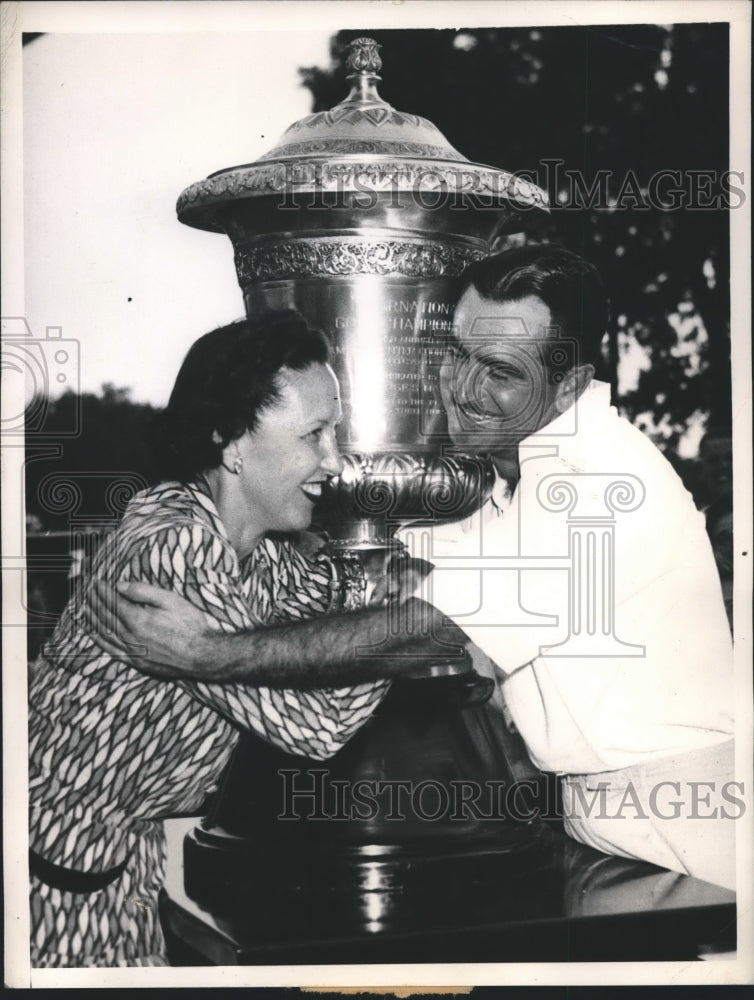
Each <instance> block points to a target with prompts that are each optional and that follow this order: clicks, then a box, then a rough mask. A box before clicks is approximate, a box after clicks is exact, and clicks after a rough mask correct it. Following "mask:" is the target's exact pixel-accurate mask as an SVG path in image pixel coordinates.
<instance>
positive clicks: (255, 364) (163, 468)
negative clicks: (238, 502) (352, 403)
mask: <svg viewBox="0 0 754 1000" xmlns="http://www.w3.org/2000/svg"><path fill="white" fill-rule="evenodd" d="M329 356H330V349H329V345H328V342H327V340H326V338H325V336H324V334H322V333H321V332H320V331H319V330H316V329H313V328H312V327H310V326H309V325H308V323H307V322H306V320H305V319H304V318H303V316H301V315H300V314H299V313H297V312H296V311H295V310H293V309H286V310H281V311H277V312H268V313H265V314H262V315H261V316H259V317H255V318H254V319H253V320H239V321H238V322H236V323H230V324H229V325H228V326H222V327H220V328H219V329H217V330H213V331H212V332H211V333H206V334H205V335H204V336H203V337H200V338H199V340H197V341H196V342H195V343H194V344H193V345H192V346H191V348H190V349H189V352H188V354H187V355H186V357H185V358H184V360H183V364H182V365H181V368H180V371H179V372H178V376H177V378H176V380H175V385H174V386H173V391H172V393H171V394H170V400H169V401H168V405H167V407H166V408H165V409H164V410H163V411H162V412H161V413H160V414H158V416H157V418H156V419H155V422H154V425H153V427H152V447H153V450H154V453H155V457H156V459H157V462H158V467H159V469H160V472H161V474H162V476H163V478H164V479H177V480H180V481H181V482H188V481H190V480H192V479H195V478H196V476H197V475H199V474H200V473H202V472H205V471H206V470H208V469H214V468H217V466H218V465H220V463H221V461H222V452H223V448H225V446H226V445H228V444H229V443H230V442H231V441H234V440H235V439H236V438H239V437H241V436H242V435H243V434H244V433H245V432H246V431H253V430H254V429H255V428H256V426H257V424H258V421H259V415H260V413H261V412H262V410H264V409H266V408H267V407H269V406H272V405H274V404H275V403H276V402H277V401H278V400H279V399H280V391H281V380H280V377H279V375H280V371H281V369H282V368H289V369H292V370H293V371H303V370H304V369H305V368H308V367H309V366H310V365H312V364H317V363H320V364H324V363H326V362H327V361H328V360H329ZM214 432H217V435H218V436H219V438H220V441H219V442H217V441H214V440H213V436H214Z"/></svg>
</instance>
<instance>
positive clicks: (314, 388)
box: [29, 312, 388, 967]
mask: <svg viewBox="0 0 754 1000" xmlns="http://www.w3.org/2000/svg"><path fill="white" fill-rule="evenodd" d="M327 358H328V349H327V343H326V341H325V340H324V338H323V337H322V336H321V334H319V333H316V332H313V331H312V330H310V329H309V328H308V327H307V325H306V323H305V322H304V321H303V319H302V318H301V317H300V316H298V315H297V314H296V313H293V312H282V313H273V314H269V315H268V316H267V318H266V319H265V320H264V321H263V322H260V323H258V324H257V325H256V326H255V327H253V328H252V327H251V326H250V325H249V324H248V323H246V322H239V323H234V324H231V325H230V326H227V327H224V328H221V329H219V330H215V331H214V332H213V333H209V334H207V335H206V336H204V337H202V338H201V339H200V340H198V341H197V342H196V343H195V344H194V345H193V347H192V348H191V350H190V351H189V353H188V355H187V357H186V359H185V361H184V362H183V365H182V367H181V370H180V372H179V374H178V378H177V380H176V383H175V387H174V389H173V392H172V395H171V397H170V401H169V403H168V406H167V409H166V411H165V412H164V414H162V419H161V422H160V425H159V433H158V444H159V451H160V452H161V454H162V457H163V460H164V461H165V463H166V468H167V469H168V472H169V475H170V477H171V478H170V480H169V481H166V482H164V483H162V484H161V485H160V486H157V487H155V488H153V489H150V490H147V491H145V492H143V493H141V494H139V495H137V496H136V497H134V498H133V500H132V501H131V503H130V504H129V506H128V508H127V510H126V512H125V515H124V517H123V520H122V522H121V524H120V526H119V527H118V529H117V531H115V532H114V533H113V535H111V536H110V537H109V538H108V539H107V540H106V541H105V542H104V543H103V545H102V546H101V548H100V550H99V552H98V553H97V555H96V557H95V559H94V561H93V565H92V569H91V573H90V575H89V576H88V578H87V580H86V581H85V583H84V585H83V587H82V589H81V592H80V593H79V595H78V596H77V597H76V598H74V599H73V600H72V601H71V603H70V604H69V606H68V607H67V608H66V610H65V612H64V614H63V616H62V618H61V621H60V623H59V625H58V628H57V629H56V631H55V634H54V636H53V638H52V640H51V642H50V643H49V644H48V645H47V646H46V647H45V649H44V651H43V655H42V656H41V657H40V659H39V660H38V661H37V662H36V664H35V665H34V667H33V670H32V678H31V687H30V723H29V727H30V728H29V733H30V756H31V767H30V846H31V859H30V868H31V925H32V942H31V945H32V966H35V967H38V966H48V967H60V966H116V965H126V966H132V965H165V964H167V961H166V957H165V951H164V942H163V938H162V933H161V930H160V925H159V919H158V913H157V895H158V891H159V889H160V887H161V885H162V882H163V878H164V872H165V839H164V833H163V826H162V819H163V818H164V817H166V816H170V815H174V814H176V813H184V814H186V813H188V814H191V813H192V812H196V811H197V810H198V809H199V808H200V806H201V804H202V802H203V801H204V799H205V797H206V795H207V794H208V793H209V792H210V791H212V789H213V787H214V783H215V781H216V779H217V777H218V775H219V772H220V770H221V768H222V767H223V765H224V764H225V762H226V761H227V759H228V757H229V755H230V753H231V750H232V749H233V746H234V743H235V740H236V732H237V730H238V729H239V728H244V729H250V730H253V731H254V732H256V733H257V734H258V735H259V736H261V737H262V738H263V739H266V740H268V741H269V742H271V743H273V744H275V745H277V746H278V747H280V748H282V749H283V750H286V751H290V752H291V753H295V754H303V755H305V756H309V757H313V758H315V759H324V758H327V757H329V756H331V755H332V754H333V753H335V752H336V751H337V750H338V749H339V747H341V746H342V745H343V743H345V742H346V740H347V739H348V738H349V737H350V736H351V735H352V734H353V733H354V732H355V731H356V729H358V728H359V726H361V725H362V724H363V723H364V722H365V721H366V719H367V718H368V717H369V716H370V714H371V713H372V711H373V710H374V708H375V707H376V705H377V704H378V703H379V701H380V699H381V697H382V696H383V694H384V692H385V690H386V688H387V684H388V682H387V681H385V680H382V681H376V682H375V683H370V684H360V685H358V686H356V687H351V688H337V689H335V690H333V689H330V690H296V691H294V690H280V689H271V688H266V687H259V686H251V685H249V684H233V685H230V684H213V683H200V682H191V681H187V680H176V681H175V682H172V683H171V682H166V681H164V680H158V679H155V678H153V677H149V676H146V675H145V674H142V673H140V672H138V671H137V670H136V669H134V667H133V666H128V665H127V664H126V662H125V657H120V658H119V657H118V656H117V655H113V652H112V651H111V652H104V651H103V650H102V648H101V647H100V646H99V645H96V644H95V642H94V640H93V638H92V636H91V635H90V634H89V633H88V631H87V629H86V628H85V626H84V624H83V623H84V621H85V620H86V616H87V614H88V609H89V606H90V604H91V603H92V601H93V599H94V590H95V588H96V586H97V584H98V582H102V581H104V582H106V583H109V584H114V583H116V582H117V581H145V582H149V583H154V584H158V585H160V586H162V587H169V588H171V589H172V590H173V591H174V592H176V593H179V594H181V595H182V596H183V597H185V598H187V599H188V600H189V601H190V602H191V603H192V604H193V605H195V606H196V607H198V608H200V609H201V610H202V611H203V612H204V613H205V615H206V618H207V622H208V623H209V624H210V625H211V627H212V628H214V629H215V630H218V631H223V632H236V631H240V630H248V629H253V628H255V627H258V626H260V625H262V624H265V625H270V623H275V622H282V621H285V620H290V619H292V618H294V619H295V618H299V619H301V618H308V617H311V616H314V615H319V614H322V613H324V612H328V611H332V610H337V608H338V603H339V593H338V587H337V586H336V585H335V584H336V581H335V574H334V570H333V566H332V564H331V563H330V562H329V560H327V559H326V558H318V559H315V560H314V561H310V560H307V559H305V558H304V557H303V556H301V555H300V554H299V553H298V552H297V551H296V550H295V549H294V548H293V547H292V546H291V545H290V544H288V543H286V542H281V541H274V540H271V539H270V538H267V537H266V536H267V534H268V533H269V532H281V531H282V532H291V531H299V530H302V529H305V528H307V527H308V525H309V522H310V519H311V514H312V510H313V506H314V504H315V502H316V500H317V498H318V497H319V495H320V493H321V491H322V486H323V483H324V482H325V481H326V480H327V478H328V477H330V476H335V475H337V474H338V473H339V471H340V469H341V459H340V456H339V453H338V449H337V444H336V440H335V425H336V423H337V421H338V420H339V419H340V402H339V399H338V386H337V381H336V379H335V376H334V374H333V372H332V370H331V369H330V368H329V366H328V364H327ZM305 627H306V626H305ZM286 628H288V629H289V630H290V629H291V628H292V626H287V627H282V628H281V629H280V630H278V632H276V631H275V629H274V628H272V629H270V630H269V635H270V636H271V637H272V639H275V637H276V636H277V637H278V638H279V639H280V643H279V644H278V645H279V648H278V652H277V656H278V659H279V658H280V648H283V649H285V636H286ZM297 634H301V632H300V629H299V630H298V632H297ZM375 634H377V633H375ZM271 655H272V654H271ZM273 659H274V656H273Z"/></svg>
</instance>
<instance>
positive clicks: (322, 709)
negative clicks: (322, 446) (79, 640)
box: [121, 524, 388, 760]
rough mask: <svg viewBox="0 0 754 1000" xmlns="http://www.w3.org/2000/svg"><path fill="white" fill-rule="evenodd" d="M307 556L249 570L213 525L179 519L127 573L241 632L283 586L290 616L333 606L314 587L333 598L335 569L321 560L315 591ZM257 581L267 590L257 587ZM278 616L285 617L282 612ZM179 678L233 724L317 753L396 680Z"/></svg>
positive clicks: (295, 750)
mask: <svg viewBox="0 0 754 1000" xmlns="http://www.w3.org/2000/svg"><path fill="white" fill-rule="evenodd" d="M272 562H274V560H273V561H272ZM307 562H308V561H307V560H305V559H304V557H301V561H300V562H299V560H292V561H291V563H290V565H287V564H285V565H283V564H284V563H285V560H278V561H277V563H278V566H277V569H278V570H280V573H279V577H278V578H276V577H275V576H274V572H273V570H274V566H273V565H272V563H268V564H267V565H264V563H262V564H261V565H259V566H257V567H255V568H256V569H258V570H259V574H258V575H257V573H256V572H254V573H249V574H248V575H246V576H245V577H241V576H240V575H239V571H238V563H237V561H236V558H235V553H234V552H233V550H232V549H231V548H230V546H229V545H228V544H227V543H226V542H224V541H223V540H222V539H220V538H218V537H217V536H216V535H214V534H213V533H212V532H211V531H210V530H209V529H208V528H205V527H204V526H203V525H197V524H188V525H184V526H175V525H171V526H168V527H164V528H160V529H159V530H158V531H156V532H154V533H152V534H150V535H149V537H148V538H144V539H141V540H140V541H139V543H138V544H137V545H135V546H134V548H133V549H132V551H131V552H130V553H129V556H128V558H127V560H126V562H125V565H124V566H123V570H122V572H121V578H122V579H130V580H143V581H145V582H148V583H152V584H155V585H156V586H159V587H164V588H170V589H172V590H175V591H177V592H178V593H179V594H181V595H182V596H183V597H185V598H186V599H187V600H189V601H190V602H191V603H192V604H193V605H194V606H195V607H197V608H199V609H200V610H201V611H203V612H204V614H205V615H206V618H207V624H208V626H209V627H210V628H212V629H215V630H217V631H218V632H224V633H233V632H239V631H243V630H248V629H252V628H255V627H258V626H259V625H260V624H262V623H263V622H265V621H266V620H269V621H272V620H273V616H272V614H271V610H272V608H273V607H275V598H276V596H277V595H278V594H280V596H281V599H282V600H283V601H284V602H285V609H286V611H287V612H288V613H287V614H286V617H287V618H295V617H298V618H304V617H312V616H313V615H314V614H316V613H317V610H326V606H322V607H320V605H319V603H318V602H317V600H315V598H314V597H313V596H312V594H316V593H317V592H319V593H324V591H325V589H326V592H327V595H328V597H327V600H328V601H329V575H326V574H329V570H327V569H322V570H316V567H315V569H314V571H313V576H314V585H313V587H312V591H311V593H310V592H309V591H308V589H307V586H306V583H307V576H306V574H305V572H304V571H305V569H306V566H305V564H306V563H307ZM281 581H282V582H281ZM299 585H300V593H301V595H302V596H301V597H300V599H299V601H298V604H297V603H296V600H295V598H294V596H293V594H294V592H295V589H296V587H297V586H299ZM253 589H258V590H259V591H260V593H252V590H253ZM266 601H269V602H270V607H269V608H268V607H267V606H266V603H265V602H266ZM294 612H298V613H294ZM268 614H269V618H268ZM275 620H280V617H279V615H275ZM178 683H179V684H180V685H181V686H182V687H183V688H184V689H185V690H186V691H187V692H189V693H190V694H191V695H192V696H193V697H195V698H197V699H198V700H199V701H201V702H203V703H204V704H206V705H208V706H209V707H210V708H212V709H214V710H215V711H217V712H219V713H220V714H221V715H223V716H224V717H225V718H227V719H228V720H229V721H230V722H231V723H232V724H233V725H235V726H237V727H239V728H242V729H246V730H251V731H253V732H255V733H256V734H257V735H258V736H260V737H261V738H262V739H264V740H266V741H267V742H269V743H272V744H274V745H275V746H277V747H279V748H280V749H282V750H285V751H287V752H289V753H292V754H297V755H301V756H305V757H311V758H314V759H316V760H324V759H326V758H328V757H330V756H332V755H333V754H334V753H336V752H337V751H338V750H339V749H340V747H341V746H343V744H344V743H346V742H347V741H348V739H349V738H350V737H351V736H352V735H353V734H354V733H355V732H356V731H357V730H358V729H359V728H360V727H361V726H362V725H363V724H364V723H365V722H366V720H367V719H368V718H369V717H370V716H371V714H372V712H373V711H374V709H375V708H376V707H377V705H378V704H379V702H380V701H381V700H382V697H383V695H384V693H385V691H386V690H387V687H388V684H387V682H376V683H372V684H361V685H358V686H356V687H350V688H341V689H338V690H325V689H322V690H306V691H304V690H292V689H277V688H275V689H273V688H267V687H262V686H253V685H251V684H209V683H203V682H189V681H180V682H178Z"/></svg>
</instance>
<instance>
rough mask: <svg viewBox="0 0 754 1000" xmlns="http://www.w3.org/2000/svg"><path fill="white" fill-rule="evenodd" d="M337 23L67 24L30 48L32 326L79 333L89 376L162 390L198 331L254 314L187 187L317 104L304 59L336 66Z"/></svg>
mask: <svg viewBox="0 0 754 1000" xmlns="http://www.w3.org/2000/svg"><path fill="white" fill-rule="evenodd" d="M329 38H330V33H329V32H327V31H320V32H316V31H315V32H312V31H311V30H307V31H301V32H299V31H295V30H293V31H292V30H286V31H285V32H284V33H283V32H280V31H270V32H268V31H258V32H244V33H238V32H234V33H202V34H196V33H185V34H181V33H170V34H167V33H140V34H125V35H123V34H100V33H97V34H58V33H56V34H46V35H43V36H42V37H39V38H37V39H35V40H34V41H33V42H31V43H30V44H28V45H26V46H25V47H24V50H23V88H24V94H23V128H24V177H23V181H24V215H25V218H24V227H25V273H24V280H25V310H26V313H25V315H26V320H27V322H28V323H29V326H30V328H31V331H32V333H33V334H34V336H36V337H45V334H46V331H47V328H48V327H59V328H60V332H61V334H62V338H63V339H64V340H71V339H73V340H76V341H78V343H79V351H78V357H79V366H80V370H79V373H78V385H79V388H80V389H81V390H83V391H88V392H98V391H99V390H100V387H101V385H102V384H103V383H104V382H113V383H115V384H116V385H117V386H130V387H132V398H134V399H135V400H137V401H140V402H150V403H153V404H155V405H164V403H166V402H167V397H168V394H169V392H170V389H171V388H172V384H173V380H174V378H175V374H176V372H177V370H178V366H179V364H180V362H181V359H182V358H183V356H184V354H185V352H186V350H187V349H188V347H189V345H190V344H191V343H192V342H193V341H194V340H195V339H196V338H197V337H198V336H200V335H201V334H203V333H205V332H207V330H210V329H213V328H214V327H215V326H219V325H221V324H223V323H226V322H229V321H231V320H233V319H237V318H239V317H240V316H242V315H243V300H242V296H241V291H240V288H239V287H238V283H237V281H236V276H235V270H234V268H233V254H232V248H231V244H230V241H229V240H228V239H227V237H225V236H222V235H216V234H213V233H204V232H200V231H198V230H194V229H191V228H189V227H187V226H184V225H182V224H181V223H179V222H178V221H177V218H176V215H175V202H176V199H177V198H178V195H179V194H180V193H181V191H182V190H183V189H184V188H186V187H188V185H189V184H192V183H193V182H195V181H198V180H201V179H202V178H203V177H205V176H207V174H209V173H212V172H213V171H215V170H218V169H221V168H223V167H227V166H232V165H234V164H238V163H248V162H250V161H252V160H255V159H257V158H258V157H259V156H261V155H262V154H263V153H264V152H266V151H267V150H269V149H270V148H272V146H273V145H274V144H275V142H276V140H277V139H278V137H279V136H280V135H281V134H282V133H283V132H284V131H285V129H286V128H287V127H288V125H290V124H291V123H292V122H293V121H295V120H296V119H298V118H301V117H302V116H303V115H305V114H308V113H309V112H310V111H311V101H312V97H311V94H310V92H309V91H308V90H306V89H305V88H303V87H301V86H300V84H299V78H298V73H297V69H298V67H301V66H310V65H319V66H323V67H325V66H328V65H329V54H328V41H329ZM344 96H345V94H344ZM56 347H57V345H56ZM56 353H57V352H56ZM68 353H69V358H70V359H71V361H70V363H69V367H70V365H72V364H74V363H75V362H74V360H73V359H74V357H75V354H74V352H73V351H71V352H68ZM71 385H72V382H71V380H70V378H67V379H66V382H65V383H64V384H63V385H62V386H58V385H56V384H55V381H54V380H53V383H52V385H51V391H52V393H53V394H55V390H56V389H59V388H67V387H69V386H71Z"/></svg>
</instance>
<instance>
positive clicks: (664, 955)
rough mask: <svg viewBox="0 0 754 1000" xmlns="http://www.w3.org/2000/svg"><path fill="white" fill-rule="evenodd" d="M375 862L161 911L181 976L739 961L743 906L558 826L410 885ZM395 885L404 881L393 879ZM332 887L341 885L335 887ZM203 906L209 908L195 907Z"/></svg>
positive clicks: (426, 868)
mask: <svg viewBox="0 0 754 1000" xmlns="http://www.w3.org/2000/svg"><path fill="white" fill-rule="evenodd" d="M380 866H381V862H380V861H379V860H378V859H377V860H373V861H369V859H367V858H361V859H358V860H354V862H353V865H352V870H351V872H350V873H349V872H347V871H345V869H342V870H341V871H340V872H331V873H329V875H328V874H327V873H325V872H324V871H323V870H319V871H317V872H313V876H314V878H313V881H314V883H316V884H317V888H316V890H315V889H312V888H306V887H305V886H301V885H300V884H299V885H294V884H292V883H291V882H290V881H288V883H287V888H286V887H285V886H283V885H280V884H276V883H275V880H274V879H269V880H267V884H265V880H263V879H262V880H260V881H259V883H258V885H257V886H255V888H254V890H253V891H250V889H249V887H248V885H241V884H240V883H239V885H238V886H236V887H233V886H232V885H230V884H228V883H227V882H223V883H220V882H217V883H216V884H215V885H214V887H212V886H211V885H204V886H202V887H201V888H200V889H199V890H197V887H196V885H194V886H193V888H192V894H193V895H194V896H195V898H193V899H192V898H190V897H189V895H187V893H186V889H185V886H184V884H183V883H182V881H179V880H175V881H173V882H169V883H168V885H167V890H166V891H165V892H163V895H162V899H161V909H162V919H163V923H164V926H165V931H166V937H167V939H168V942H169V945H170V947H171V950H172V953H173V960H174V961H175V962H176V964H186V965H189V964H196V965H297V964H308V965H310V964H314V965H317V964H323V965H325V964H326V965H336V964H337V965H339V964H354V963H356V964H358V963H373V964H380V963H457V962H535V961H536V962H593V961H682V960H692V961H693V960H695V959H697V958H698V956H699V953H700V949H702V948H703V947H704V946H706V945H713V946H714V947H715V949H716V950H719V951H729V950H730V951H732V950H733V949H734V948H735V934H736V923H735V921H736V905H735V896H734V894H733V893H732V892H729V891H727V890H725V889H722V888H719V887H717V886H713V885H709V884H708V883H705V882H700V881H698V880H697V879H692V878H689V877H687V876H683V875H678V874H675V873H673V872H668V871H664V870H663V869H660V868H656V867H655V866H653V865H648V864H644V863H642V862H634V861H627V860H624V859H622V858H614V857H609V856H606V855H603V854H600V853H598V852H596V851H593V850H591V849H590V848H587V847H583V846H582V845H580V844H576V843H575V842H573V841H572V840H570V838H568V837H566V836H565V835H563V834H561V833H560V832H558V831H557V830H556V829H552V828H549V827H547V826H539V827H537V828H536V830H534V829H533V830H532V842H531V844H529V845H528V846H527V848H525V849H522V850H517V851H511V850H510V849H508V848H506V849H505V850H503V851H502V852H501V853H499V854H496V853H495V851H494V850H491V851H481V852H478V853H477V854H476V855H474V854H473V853H469V854H467V855H463V854H459V853H458V852H455V853H453V854H452V855H450V856H447V857H443V856H442V854H440V853H436V854H434V855H432V856H429V857H426V858H423V859H414V860H413V861H411V862H410V863H407V864H406V865H405V866H404V869H403V870H402V872H399V875H400V877H398V878H396V877H386V876H389V875H390V872H391V870H390V869H389V868H388V869H384V868H382V869H381V867H380ZM392 871H393V875H395V869H393V870H392ZM330 875H331V876H332V878H330V877H329V876H330ZM197 896H198V897H199V898H198V899H197V898H196V897H197Z"/></svg>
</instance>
